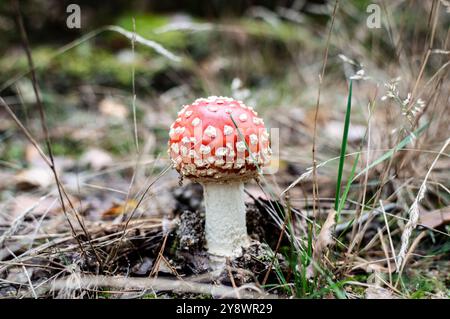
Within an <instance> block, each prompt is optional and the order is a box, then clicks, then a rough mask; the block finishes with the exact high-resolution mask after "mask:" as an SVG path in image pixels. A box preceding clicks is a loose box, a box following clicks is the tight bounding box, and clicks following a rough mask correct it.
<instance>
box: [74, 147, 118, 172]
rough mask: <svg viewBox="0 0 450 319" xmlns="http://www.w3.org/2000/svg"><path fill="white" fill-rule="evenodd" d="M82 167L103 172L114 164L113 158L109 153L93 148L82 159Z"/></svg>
mask: <svg viewBox="0 0 450 319" xmlns="http://www.w3.org/2000/svg"><path fill="white" fill-rule="evenodd" d="M80 162H81V164H82V165H86V166H89V167H91V168H92V169H93V170H96V171H97V170H101V169H103V168H106V167H108V166H110V165H111V164H112V163H113V158H112V156H111V154H109V153H108V152H106V151H104V150H101V149H98V148H93V149H90V150H88V151H86V152H85V153H84V154H83V155H82V156H81V159H80Z"/></svg>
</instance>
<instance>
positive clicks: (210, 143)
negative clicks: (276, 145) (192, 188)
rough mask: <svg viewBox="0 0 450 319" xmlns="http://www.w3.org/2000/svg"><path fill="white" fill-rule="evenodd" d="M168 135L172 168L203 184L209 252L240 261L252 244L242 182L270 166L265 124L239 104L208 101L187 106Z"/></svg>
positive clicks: (216, 99) (229, 100)
mask: <svg viewBox="0 0 450 319" xmlns="http://www.w3.org/2000/svg"><path fill="white" fill-rule="evenodd" d="M169 136H170V140H169V143H168V144H169V150H168V153H169V156H170V158H171V160H172V163H173V166H174V168H175V169H176V170H177V171H178V172H179V173H180V174H181V175H182V176H183V177H186V178H189V179H190V180H192V181H194V182H198V183H200V184H202V185H203V191H204V200H205V208H206V219H205V235H206V236H205V237H206V242H207V247H208V252H209V253H210V255H212V256H216V257H219V258H218V259H220V258H222V259H223V257H237V256H239V255H240V254H241V253H242V247H247V246H248V245H249V243H250V241H249V238H248V236H247V227H246V218H245V203H244V182H245V181H248V180H249V179H252V178H254V177H256V176H257V175H258V170H259V168H260V167H262V166H264V165H267V164H268V163H269V161H270V155H271V149H270V146H269V135H268V133H267V132H266V129H265V127H264V121H263V120H262V119H261V118H259V117H258V114H257V113H256V112H255V111H254V110H253V108H252V107H249V106H246V105H245V104H244V103H242V102H241V101H236V100H234V99H232V98H228V97H222V96H219V97H217V96H210V97H208V98H200V99H197V100H196V101H194V102H193V103H192V104H190V105H184V106H183V108H182V110H181V111H180V112H178V118H177V119H176V120H175V122H174V123H173V124H172V125H171V127H170V132H169Z"/></svg>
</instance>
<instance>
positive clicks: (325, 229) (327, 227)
mask: <svg viewBox="0 0 450 319" xmlns="http://www.w3.org/2000/svg"><path fill="white" fill-rule="evenodd" d="M335 217H336V211H335V210H334V209H331V210H330V211H329V212H328V216H327V219H326V220H325V223H323V225H322V228H321V230H320V233H319V236H318V237H317V239H316V240H315V242H314V245H313V256H312V261H311V263H310V265H309V266H308V268H307V270H306V272H307V276H308V277H309V278H312V277H313V276H314V271H315V268H314V264H318V263H320V258H321V257H322V254H323V253H324V251H325V249H326V248H327V247H328V246H329V245H331V244H333V242H334V241H333V236H332V233H331V231H332V229H333V226H334V225H335V223H336V219H335Z"/></svg>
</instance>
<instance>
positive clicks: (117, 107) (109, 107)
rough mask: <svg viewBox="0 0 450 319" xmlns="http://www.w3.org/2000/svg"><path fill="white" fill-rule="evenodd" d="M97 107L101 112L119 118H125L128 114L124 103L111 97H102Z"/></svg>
mask: <svg viewBox="0 0 450 319" xmlns="http://www.w3.org/2000/svg"><path fill="white" fill-rule="evenodd" d="M98 107H99V110H100V112H101V113H102V114H104V115H107V116H111V117H115V118H118V119H121V120H125V119H126V118H127V116H128V114H129V111H128V108H127V107H126V106H125V105H123V104H122V103H119V102H117V101H116V100H114V99H111V98H105V99H103V100H102V101H101V102H100V104H99V106H98Z"/></svg>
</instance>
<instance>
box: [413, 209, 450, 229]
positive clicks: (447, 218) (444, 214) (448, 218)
mask: <svg viewBox="0 0 450 319" xmlns="http://www.w3.org/2000/svg"><path fill="white" fill-rule="evenodd" d="M419 222H420V223H421V224H422V225H423V226H426V227H428V228H437V227H439V226H442V225H446V224H449V223H450V207H444V208H441V209H436V210H433V211H431V212H421V213H420V217H419Z"/></svg>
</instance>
